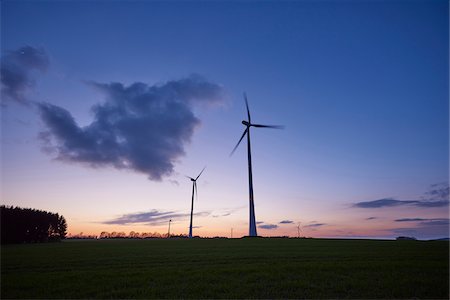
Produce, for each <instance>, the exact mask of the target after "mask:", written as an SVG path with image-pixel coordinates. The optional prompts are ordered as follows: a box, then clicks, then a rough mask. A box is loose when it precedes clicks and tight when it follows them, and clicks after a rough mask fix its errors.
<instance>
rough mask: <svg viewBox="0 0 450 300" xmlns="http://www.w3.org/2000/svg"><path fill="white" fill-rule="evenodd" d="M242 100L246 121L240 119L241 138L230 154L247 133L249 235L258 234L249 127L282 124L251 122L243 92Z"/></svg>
mask: <svg viewBox="0 0 450 300" xmlns="http://www.w3.org/2000/svg"><path fill="white" fill-rule="evenodd" d="M244 100H245V106H246V108H247V116H248V121H245V120H244V121H242V124H244V126H246V128H245V130H244V133H243V134H242V136H241V138H240V139H239V141H238V143H237V144H236V146H235V147H234V149H233V151H231V154H230V156H231V155H233V153H234V151H236V149H237V147H238V146H239V144H240V143H241V141H242V139H243V138H244V136H245V135H247V155H248V186H249V201H250V222H249V233H248V235H249V236H258V234H257V233H256V218H255V203H254V199H253V174H252V154H251V148H250V127H257V128H275V129H283V128H284V126H280V125H260V124H253V123H252V122H251V118H250V110H249V108H248V101H247V95H246V94H245V93H244Z"/></svg>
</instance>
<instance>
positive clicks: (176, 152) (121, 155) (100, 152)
mask: <svg viewBox="0 0 450 300" xmlns="http://www.w3.org/2000/svg"><path fill="white" fill-rule="evenodd" d="M90 85H91V86H93V87H95V88H96V89H97V90H99V91H101V92H102V93H103V94H104V96H105V100H106V101H105V102H104V103H100V104H97V105H94V106H93V107H92V112H93V113H94V121H93V122H92V123H91V124H90V125H88V126H84V127H81V126H79V125H78V124H77V123H76V121H75V119H74V118H73V116H72V115H71V113H70V112H69V111H67V110H65V109H64V108H62V107H59V106H56V105H53V104H50V103H39V104H38V108H39V110H40V114H41V118H42V120H43V122H44V124H45V125H46V127H47V130H46V131H44V132H42V133H41V139H42V141H43V142H44V149H45V150H46V151H47V152H49V153H53V154H54V155H55V158H56V159H57V160H60V161H63V162H73V163H80V164H84V165H87V166H90V167H115V168H117V169H128V170H132V171H135V172H139V173H143V174H146V175H147V176H148V178H149V179H151V180H161V179H162V178H163V177H165V176H170V175H171V174H172V173H173V172H174V163H175V162H176V161H177V160H179V159H180V157H182V156H184V155H185V146H186V145H187V144H188V143H190V141H191V138H192V136H193V134H194V131H195V129H196V128H197V127H198V126H199V125H200V123H201V122H200V120H199V119H198V118H197V117H196V116H195V115H194V107H195V106H211V105H214V104H220V103H223V99H224V98H223V95H224V90H223V89H222V87H221V86H220V85H218V84H215V83H212V82H210V81H207V80H206V79H204V78H203V77H201V76H199V75H191V76H189V77H187V78H184V79H180V80H173V81H169V82H166V83H164V84H161V85H147V84H145V83H140V82H136V83H133V84H131V85H129V86H125V85H123V84H121V83H110V84H101V83H92V82H91V83H90Z"/></svg>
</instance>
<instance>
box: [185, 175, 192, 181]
mask: <svg viewBox="0 0 450 300" xmlns="http://www.w3.org/2000/svg"><path fill="white" fill-rule="evenodd" d="M184 176H186V178H189V179H191V180H194V178H192V177H189V176H187V175H184Z"/></svg>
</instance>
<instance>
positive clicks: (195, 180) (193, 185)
mask: <svg viewBox="0 0 450 300" xmlns="http://www.w3.org/2000/svg"><path fill="white" fill-rule="evenodd" d="M205 168H206V167H205ZM205 168H203V170H202V171H201V172H200V174H198V176H197V177H196V178H195V179H194V178H192V177H189V176H186V177H187V178H189V179H190V180H191V181H192V202H191V223H190V225H189V238H192V217H193V215H194V194H195V195H196V196H197V179H198V178H199V177H200V175H202V173H203V171H204V170H205Z"/></svg>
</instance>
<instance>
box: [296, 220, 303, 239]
mask: <svg viewBox="0 0 450 300" xmlns="http://www.w3.org/2000/svg"><path fill="white" fill-rule="evenodd" d="M301 223H302V222H298V225H297V234H298V238H300V232H302V229H301V227H300V225H301Z"/></svg>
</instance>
